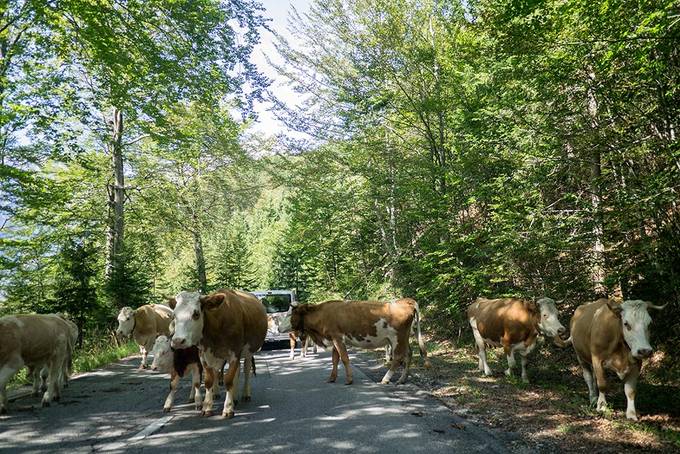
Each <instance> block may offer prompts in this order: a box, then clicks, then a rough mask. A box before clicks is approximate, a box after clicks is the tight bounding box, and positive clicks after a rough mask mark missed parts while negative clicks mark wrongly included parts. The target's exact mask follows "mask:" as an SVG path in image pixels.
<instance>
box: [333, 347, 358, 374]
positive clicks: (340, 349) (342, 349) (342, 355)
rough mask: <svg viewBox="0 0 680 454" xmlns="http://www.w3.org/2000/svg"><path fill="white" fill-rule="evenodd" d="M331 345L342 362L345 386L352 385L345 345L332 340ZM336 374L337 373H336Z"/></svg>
mask: <svg viewBox="0 0 680 454" xmlns="http://www.w3.org/2000/svg"><path fill="white" fill-rule="evenodd" d="M333 345H335V348H336V349H337V350H338V353H339V354H340V359H341V360H342V365H343V366H345V384H346V385H351V384H352V381H353V379H352V367H351V366H350V365H349V355H348V354H347V349H346V348H345V344H344V343H343V342H342V341H341V340H335V339H334V340H333ZM336 372H337V371H336Z"/></svg>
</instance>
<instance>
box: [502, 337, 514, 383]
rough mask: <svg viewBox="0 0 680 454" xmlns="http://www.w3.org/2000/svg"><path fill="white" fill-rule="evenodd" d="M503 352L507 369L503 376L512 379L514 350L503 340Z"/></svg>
mask: <svg viewBox="0 0 680 454" xmlns="http://www.w3.org/2000/svg"><path fill="white" fill-rule="evenodd" d="M503 351H504V352H505V356H506V357H507V358H508V369H507V370H506V371H505V375H507V376H508V377H512V369H513V368H514V367H515V364H517V363H516V362H515V349H514V348H512V346H511V345H510V344H509V343H508V342H506V341H505V340H503Z"/></svg>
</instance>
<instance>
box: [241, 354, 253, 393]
mask: <svg viewBox="0 0 680 454" xmlns="http://www.w3.org/2000/svg"><path fill="white" fill-rule="evenodd" d="M252 368H253V354H252V353H250V352H246V354H245V358H244V359H243V392H242V393H241V396H242V397H243V401H244V402H249V401H250V399H251V397H252V390H251V389H250V371H251V370H252Z"/></svg>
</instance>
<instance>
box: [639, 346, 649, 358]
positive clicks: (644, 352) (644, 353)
mask: <svg viewBox="0 0 680 454" xmlns="http://www.w3.org/2000/svg"><path fill="white" fill-rule="evenodd" d="M650 356H652V349H651V348H638V350H637V352H635V357H636V358H649V357H650Z"/></svg>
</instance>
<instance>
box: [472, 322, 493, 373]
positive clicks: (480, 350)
mask: <svg viewBox="0 0 680 454" xmlns="http://www.w3.org/2000/svg"><path fill="white" fill-rule="evenodd" d="M470 326H471V327H472V335H473V336H474V338H475V343H476V344H477V355H478V356H479V371H480V372H484V375H487V376H489V377H490V376H491V375H493V372H491V368H490V367H489V364H488V363H487V362H486V344H485V343H484V338H483V337H482V335H481V334H480V332H479V329H477V320H475V319H474V317H473V318H471V319H470Z"/></svg>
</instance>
